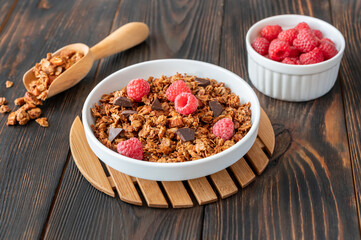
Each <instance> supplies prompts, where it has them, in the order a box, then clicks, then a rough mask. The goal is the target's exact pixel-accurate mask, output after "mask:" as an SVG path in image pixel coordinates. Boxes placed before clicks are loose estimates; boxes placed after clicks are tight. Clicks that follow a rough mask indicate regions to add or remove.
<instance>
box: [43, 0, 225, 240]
mask: <svg viewBox="0 0 361 240" xmlns="http://www.w3.org/2000/svg"><path fill="white" fill-rule="evenodd" d="M133 9H137V10H136V11H134V10H133ZM222 11H223V4H222V2H221V1H216V0H214V1H189V2H183V1H143V2H142V4H139V3H136V2H134V1H130V0H127V1H121V3H120V6H119V11H118V12H117V17H116V19H115V20H114V26H113V30H114V29H115V28H117V27H119V26H120V25H122V24H125V23H127V22H129V21H144V22H146V23H147V24H148V25H149V28H150V37H149V39H147V40H146V43H144V44H141V45H139V46H137V47H135V48H133V49H130V50H128V51H126V52H124V53H121V54H118V55H115V56H112V57H109V58H107V59H105V60H104V61H102V62H101V67H100V69H99V75H98V76H97V78H96V80H95V81H94V82H95V83H97V82H99V81H100V80H101V79H103V78H104V77H106V76H107V75H109V74H110V73H113V72H114V71H116V70H118V69H121V68H123V67H126V66H128V65H131V64H134V63H138V62H141V61H145V60H151V59H159V58H170V57H178V58H192V59H200V60H204V61H207V62H212V63H217V62H218V57H219V46H220V34H221V24H222ZM89 91H90V89H89ZM79 111H80V108H79ZM71 165H72V163H71V164H69V166H71ZM73 175H76V176H79V173H78V172H77V170H76V169H69V167H68V168H67V169H66V172H65V174H64V178H63V181H62V184H61V186H60V191H59V193H58V195H57V198H56V200H55V203H54V210H53V211H52V213H51V216H50V218H49V222H48V225H47V228H46V232H45V234H44V236H45V238H46V239H53V238H55V237H58V236H59V234H61V237H63V238H65V239H69V238H76V237H77V236H82V237H84V238H87V237H90V238H95V239H96V238H97V237H98V238H99V237H101V238H104V239H109V238H112V237H113V238H120V239H143V238H147V239H176V238H178V239H199V238H200V237H201V232H202V220H203V207H202V206H201V207H199V206H198V207H193V208H190V209H167V210H165V209H152V208H148V207H146V205H145V204H144V206H142V207H137V206H133V205H129V204H125V203H123V202H121V200H119V199H118V197H116V198H115V199H111V198H104V196H103V195H102V194H100V193H99V194H97V192H94V191H92V187H91V185H90V184H82V185H79V184H80V182H74V181H72V176H73ZM81 179H82V178H81ZM82 181H83V179H82ZM74 186H76V188H74ZM82 193H86V196H85V197H84V196H81V195H82ZM90 195H91V197H90ZM75 196H77V197H75ZM87 197H88V198H91V200H89V202H86V201H84V198H87ZM69 198H70V199H71V201H72V202H71V203H70V204H69V201H70V200H68V201H65V200H64V199H69ZM143 201H144V199H143ZM80 204H83V206H82V209H81V210H78V209H77V208H76V207H75V206H79V205H80ZM98 205H99V206H98ZM100 205H105V206H107V207H104V208H103V207H102V206H100ZM69 208H71V209H73V211H69ZM78 219H79V220H84V221H78ZM100 222H101V224H102V225H101V226H99V223H100ZM103 223H104V224H103ZM89 229H96V231H97V233H95V235H94V236H93V235H91V234H88V232H87V231H89ZM94 231H95V230H94ZM83 234H84V235H83Z"/></svg>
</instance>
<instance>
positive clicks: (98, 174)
mask: <svg viewBox="0 0 361 240" xmlns="http://www.w3.org/2000/svg"><path fill="white" fill-rule="evenodd" d="M69 139H70V149H71V153H72V155H73V158H74V162H75V163H76V165H77V167H78V169H79V171H80V172H81V173H82V174H83V176H84V177H85V178H86V180H88V182H89V183H90V184H91V185H93V186H94V187H95V188H96V189H98V190H99V191H101V192H104V193H105V194H108V195H109V196H112V197H114V196H115V194H114V191H113V189H112V187H111V186H110V184H109V181H108V178H107V176H106V175H105V172H104V169H103V167H102V165H101V164H100V162H99V159H98V157H97V156H96V155H95V154H94V152H93V151H92V150H91V148H90V146H89V144H88V142H87V140H86V137H85V132H84V127H83V124H82V123H81V121H80V118H79V117H76V118H75V120H74V122H73V125H72V126H71V130H70V137H69Z"/></svg>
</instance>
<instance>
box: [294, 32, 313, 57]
mask: <svg viewBox="0 0 361 240" xmlns="http://www.w3.org/2000/svg"><path fill="white" fill-rule="evenodd" d="M318 43H319V42H318V41H317V39H316V37H315V35H313V33H312V32H311V31H310V30H305V29H303V30H300V31H299V33H298V35H297V38H296V39H295V40H294V41H293V46H295V47H296V48H297V49H298V50H300V51H301V52H309V51H311V50H312V49H314V48H315V47H317V46H318Z"/></svg>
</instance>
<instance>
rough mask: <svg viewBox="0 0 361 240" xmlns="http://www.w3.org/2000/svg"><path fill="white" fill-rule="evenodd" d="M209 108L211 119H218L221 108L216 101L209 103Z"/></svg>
mask: <svg viewBox="0 0 361 240" xmlns="http://www.w3.org/2000/svg"><path fill="white" fill-rule="evenodd" d="M209 107H210V108H211V110H212V112H213V117H218V116H219V115H221V113H222V112H223V107H222V105H221V104H220V103H219V102H218V101H217V100H214V101H210V102H209Z"/></svg>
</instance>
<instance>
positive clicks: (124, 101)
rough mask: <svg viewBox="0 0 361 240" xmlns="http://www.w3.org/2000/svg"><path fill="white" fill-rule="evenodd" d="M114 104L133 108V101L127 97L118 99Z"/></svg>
mask: <svg viewBox="0 0 361 240" xmlns="http://www.w3.org/2000/svg"><path fill="white" fill-rule="evenodd" d="M114 104H115V105H118V106H121V107H132V101H130V100H129V99H128V98H126V97H118V98H116V99H115V100H114Z"/></svg>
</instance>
